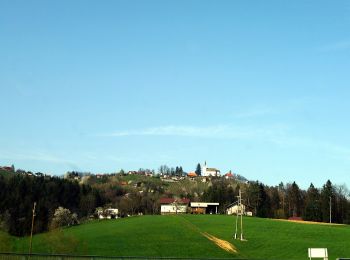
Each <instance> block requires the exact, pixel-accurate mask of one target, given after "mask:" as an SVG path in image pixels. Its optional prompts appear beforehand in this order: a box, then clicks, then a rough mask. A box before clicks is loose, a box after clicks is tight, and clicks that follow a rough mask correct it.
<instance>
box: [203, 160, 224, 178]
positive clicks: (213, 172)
mask: <svg viewBox="0 0 350 260" xmlns="http://www.w3.org/2000/svg"><path fill="white" fill-rule="evenodd" d="M202 176H203V177H209V176H220V170H218V169H216V168H209V167H207V162H205V163H204V165H203V167H202Z"/></svg>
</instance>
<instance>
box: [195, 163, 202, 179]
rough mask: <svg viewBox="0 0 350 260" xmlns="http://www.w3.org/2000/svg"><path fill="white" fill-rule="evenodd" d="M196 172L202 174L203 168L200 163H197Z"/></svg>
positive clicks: (198, 174)
mask: <svg viewBox="0 0 350 260" xmlns="http://www.w3.org/2000/svg"><path fill="white" fill-rule="evenodd" d="M195 173H196V174H197V176H202V168H201V165H200V163H198V164H197V168H196V171H195Z"/></svg>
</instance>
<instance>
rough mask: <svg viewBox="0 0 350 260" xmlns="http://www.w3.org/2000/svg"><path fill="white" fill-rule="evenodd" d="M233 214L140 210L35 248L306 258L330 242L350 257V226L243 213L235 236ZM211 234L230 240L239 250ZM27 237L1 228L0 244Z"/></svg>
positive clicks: (17, 248)
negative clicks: (241, 235)
mask: <svg viewBox="0 0 350 260" xmlns="http://www.w3.org/2000/svg"><path fill="white" fill-rule="evenodd" d="M234 227H235V217H233V216H224V215H199V216H197V215H176V216H159V215H157V216H139V217H130V218H123V219H116V220H103V221H92V222H88V223H85V224H81V225H79V226H74V227H71V228H65V229H63V230H61V231H59V230H57V231H51V232H48V233H44V234H38V235H35V236H34V238H33V252H34V253H67V254H84V255H85V254H88V255H104V256H149V257H152V256H154V257H193V258H203V257H205V258H249V259H271V260H272V259H278V260H282V259H308V257H307V249H308V248H309V247H326V248H328V253H329V259H331V260H333V259H336V258H338V257H350V227H349V226H345V225H319V224H302V223H294V222H287V221H279V220H272V219H261V218H252V217H246V218H244V237H245V238H246V239H247V241H238V240H234V239H233V234H234ZM208 236H210V237H215V238H217V239H218V240H220V241H221V242H222V241H226V242H225V243H227V244H228V243H231V244H232V246H233V247H234V248H235V249H236V251H237V252H232V251H231V252H229V251H226V250H225V249H224V248H222V247H220V246H219V245H218V244H217V243H215V242H214V241H213V240H211V239H209V238H208ZM28 248H29V238H28V237H26V238H15V237H10V236H8V235H7V234H5V233H3V232H0V250H1V251H3V252H5V251H12V252H25V253H26V252H28Z"/></svg>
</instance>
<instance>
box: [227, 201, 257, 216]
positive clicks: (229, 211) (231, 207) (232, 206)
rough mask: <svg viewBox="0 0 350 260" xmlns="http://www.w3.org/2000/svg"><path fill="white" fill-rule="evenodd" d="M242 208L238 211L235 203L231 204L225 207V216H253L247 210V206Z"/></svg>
mask: <svg viewBox="0 0 350 260" xmlns="http://www.w3.org/2000/svg"><path fill="white" fill-rule="evenodd" d="M241 207H242V208H241V209H240V208H239V206H238V205H237V202H234V203H231V204H230V205H228V206H227V207H226V214H227V215H233V214H237V213H238V214H239V215H240V214H243V215H246V216H253V212H252V211H250V210H247V208H249V207H247V206H245V205H242V206H241Z"/></svg>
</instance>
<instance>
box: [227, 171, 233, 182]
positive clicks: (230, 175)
mask: <svg viewBox="0 0 350 260" xmlns="http://www.w3.org/2000/svg"><path fill="white" fill-rule="evenodd" d="M234 177H235V176H234V175H233V174H232V172H231V171H229V172H228V173H226V174H225V179H226V180H231V179H233V178H234Z"/></svg>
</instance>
